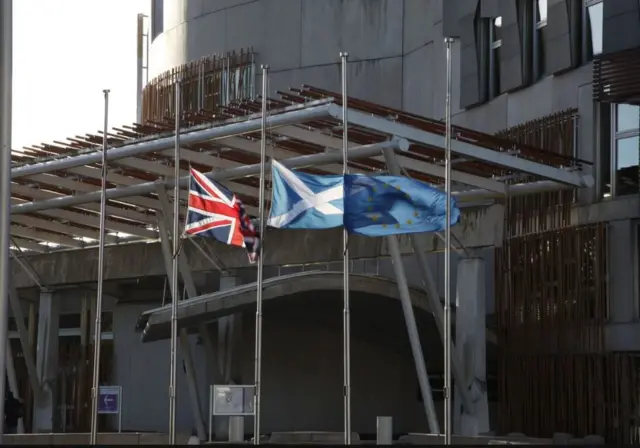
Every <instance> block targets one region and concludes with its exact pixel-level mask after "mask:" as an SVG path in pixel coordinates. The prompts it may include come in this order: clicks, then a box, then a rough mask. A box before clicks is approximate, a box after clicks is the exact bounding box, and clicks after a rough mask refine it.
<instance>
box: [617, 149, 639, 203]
mask: <svg viewBox="0 0 640 448" xmlns="http://www.w3.org/2000/svg"><path fill="white" fill-rule="evenodd" d="M616 146H617V150H616V155H617V157H616V196H625V195H629V194H638V192H639V191H640V188H639V187H638V176H639V173H638V161H639V159H640V157H639V154H640V137H631V138H624V139H620V140H618V141H617V143H616Z"/></svg>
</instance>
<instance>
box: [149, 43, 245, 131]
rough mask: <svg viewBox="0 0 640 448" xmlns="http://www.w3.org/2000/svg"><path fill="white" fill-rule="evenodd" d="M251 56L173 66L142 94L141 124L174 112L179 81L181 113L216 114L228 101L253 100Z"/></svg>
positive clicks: (214, 57) (218, 57)
mask: <svg viewBox="0 0 640 448" xmlns="http://www.w3.org/2000/svg"><path fill="white" fill-rule="evenodd" d="M255 77H256V69H255V53H254V52H253V50H252V49H249V50H242V51H240V52H239V53H236V52H232V53H227V54H226V55H211V56H207V57H204V58H201V59H198V60H196V61H192V62H189V63H187V64H184V65H181V66H179V67H176V68H174V69H172V70H169V71H167V72H165V73H163V74H161V75H160V76H158V77H156V78H155V79H153V80H152V81H151V82H150V83H149V84H147V86H145V88H144V90H143V92H142V121H143V123H148V122H159V121H162V120H165V119H167V118H171V117H173V115H174V113H175V101H174V98H175V85H176V81H177V80H181V83H182V84H181V86H182V91H181V97H182V106H181V107H182V111H183V113H184V114H186V115H189V114H193V113H196V114H197V113H198V112H202V111H216V110H217V108H218V107H220V106H226V105H228V104H229V103H230V102H232V101H241V100H245V99H254V98H255V94H256V92H255V90H256V83H255Z"/></svg>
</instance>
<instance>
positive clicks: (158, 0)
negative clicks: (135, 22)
mask: <svg viewBox="0 0 640 448" xmlns="http://www.w3.org/2000/svg"><path fill="white" fill-rule="evenodd" d="M158 6H159V7H158ZM158 10H159V11H158ZM158 12H159V14H158ZM149 16H150V17H149V19H150V20H149V31H150V34H151V42H153V41H154V40H155V39H156V37H158V36H159V35H160V34H162V33H164V0H151V8H150V11H149ZM158 16H159V17H158ZM158 28H159V29H158Z"/></svg>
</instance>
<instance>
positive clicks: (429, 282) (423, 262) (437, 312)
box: [383, 149, 475, 415]
mask: <svg viewBox="0 0 640 448" xmlns="http://www.w3.org/2000/svg"><path fill="white" fill-rule="evenodd" d="M383 153H384V158H385V161H386V162H387V168H388V169H389V172H390V173H391V174H392V175H394V176H400V175H401V169H400V165H399V163H398V161H397V160H396V157H395V153H394V152H393V151H390V150H386V149H385V150H383ZM409 238H410V240H411V245H412V246H413V252H414V253H415V254H416V258H417V259H418V265H419V267H420V272H421V274H422V284H423V286H424V289H425V292H426V293H427V297H428V298H429V307H430V308H431V312H432V313H433V317H434V320H435V321H436V326H437V327H438V332H439V333H440V337H441V338H442V342H443V344H444V311H443V309H442V304H441V303H440V297H439V295H438V289H437V288H436V282H435V279H434V278H433V274H432V272H431V269H430V268H429V264H428V262H427V256H426V255H425V253H424V251H423V250H422V248H421V247H420V244H419V240H418V236H417V235H416V234H410V235H409ZM456 354H457V352H456V350H455V346H454V344H453V342H451V370H452V373H453V377H454V379H455V381H456V383H458V384H467V381H466V380H465V376H464V370H463V369H462V364H461V363H460V359H459V358H458V356H457V355H456ZM458 390H459V391H460V394H461V395H462V397H461V399H462V405H463V407H464V409H465V411H466V413H467V414H470V415H473V414H474V413H475V410H474V408H473V406H472V404H471V403H472V401H471V397H470V396H469V391H468V390H467V389H466V388H464V387H460V388H458Z"/></svg>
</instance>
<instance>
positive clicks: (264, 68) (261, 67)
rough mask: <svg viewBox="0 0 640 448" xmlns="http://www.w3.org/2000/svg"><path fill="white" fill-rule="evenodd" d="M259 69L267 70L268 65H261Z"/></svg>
mask: <svg viewBox="0 0 640 448" xmlns="http://www.w3.org/2000/svg"><path fill="white" fill-rule="evenodd" d="M260 69H261V70H269V64H262V65H261V66H260Z"/></svg>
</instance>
